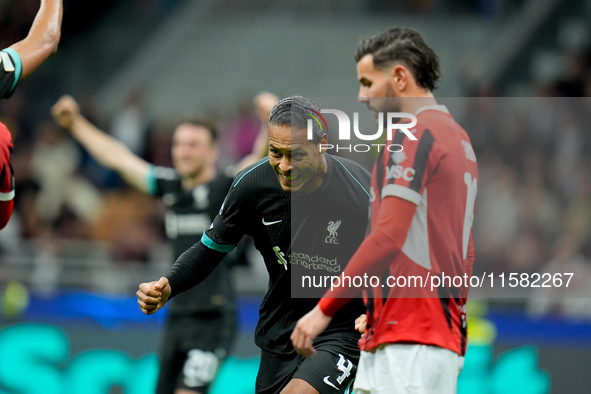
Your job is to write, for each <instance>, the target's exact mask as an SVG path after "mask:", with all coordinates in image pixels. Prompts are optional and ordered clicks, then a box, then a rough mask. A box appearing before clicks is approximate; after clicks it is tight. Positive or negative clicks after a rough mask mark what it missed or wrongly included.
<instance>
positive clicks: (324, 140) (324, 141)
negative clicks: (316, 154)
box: [318, 133, 328, 153]
mask: <svg viewBox="0 0 591 394" xmlns="http://www.w3.org/2000/svg"><path fill="white" fill-rule="evenodd" d="M327 145H328V135H326V133H323V134H322V137H320V141H318V146H319V151H320V153H324V152H326V151H327V149H328V148H327Z"/></svg>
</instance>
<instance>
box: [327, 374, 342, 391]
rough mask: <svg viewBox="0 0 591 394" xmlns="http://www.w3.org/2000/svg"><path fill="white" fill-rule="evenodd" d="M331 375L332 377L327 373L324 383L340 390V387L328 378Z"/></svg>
mask: <svg viewBox="0 0 591 394" xmlns="http://www.w3.org/2000/svg"><path fill="white" fill-rule="evenodd" d="M329 377H330V375H326V376H325V377H324V383H326V384H328V385H329V386H330V387H332V388H333V389H335V390H338V389H339V388H338V387H337V386H335V385H334V384H332V382H331V381H330V380H328V378H329Z"/></svg>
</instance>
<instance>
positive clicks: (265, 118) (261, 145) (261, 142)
mask: <svg viewBox="0 0 591 394" xmlns="http://www.w3.org/2000/svg"><path fill="white" fill-rule="evenodd" d="M278 101H279V97H277V96H276V95H275V94H273V93H269V92H261V93H259V94H258V95H257V96H256V97H255V98H254V100H253V104H254V107H255V111H256V113H257V116H258V118H259V119H260V121H261V129H260V131H259V134H258V135H257V138H256V140H255V141H254V144H253V146H252V152H251V153H250V154H249V155H247V156H245V157H244V158H242V160H240V162H239V163H238V164H237V165H236V170H237V172H240V171H242V170H243V169H245V168H246V167H248V166H249V165H251V164H253V163H256V162H257V161H259V160H260V159H262V158H263V157H265V156H267V154H268V151H269V127H268V123H269V115H270V114H271V110H272V109H273V107H274V106H275V104H277V102H278Z"/></svg>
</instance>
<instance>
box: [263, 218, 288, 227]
mask: <svg viewBox="0 0 591 394" xmlns="http://www.w3.org/2000/svg"><path fill="white" fill-rule="evenodd" d="M282 221H283V220H275V221H274V222H265V218H263V224H264V225H265V226H270V225H272V224H277V223H279V222H282Z"/></svg>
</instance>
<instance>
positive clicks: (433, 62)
mask: <svg viewBox="0 0 591 394" xmlns="http://www.w3.org/2000/svg"><path fill="white" fill-rule="evenodd" d="M365 55H373V65H374V67H375V68H378V69H382V70H383V69H386V68H388V67H390V66H392V65H393V64H394V63H402V64H403V65H404V66H406V67H407V68H408V69H409V70H410V71H411V72H412V74H413V76H414V78H415V80H416V81H417V84H418V85H419V86H421V87H422V88H425V89H429V90H430V91H433V90H435V89H436V88H437V82H438V81H439V79H440V78H441V70H440V67H439V57H438V56H437V55H436V54H435V52H434V51H433V49H431V47H429V46H428V45H427V44H426V43H425V40H423V37H422V36H421V34H420V33H419V32H418V31H417V30H415V29H412V28H408V27H398V26H395V27H390V28H388V29H386V30H384V31H382V32H381V33H379V34H376V35H375V36H372V37H370V38H367V39H364V40H361V41H360V42H359V45H358V46H357V52H356V53H355V61H356V62H358V61H359V60H360V59H361V58H362V57H364V56H365Z"/></svg>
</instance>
